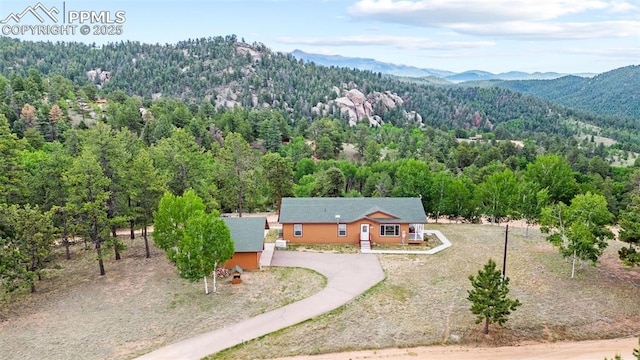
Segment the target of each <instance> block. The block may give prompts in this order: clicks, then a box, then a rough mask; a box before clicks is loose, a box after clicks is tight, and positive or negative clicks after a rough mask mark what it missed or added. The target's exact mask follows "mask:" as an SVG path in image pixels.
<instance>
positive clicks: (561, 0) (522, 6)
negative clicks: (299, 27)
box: [347, 0, 640, 39]
mask: <svg viewBox="0 0 640 360" xmlns="http://www.w3.org/2000/svg"><path fill="white" fill-rule="evenodd" d="M639 11H640V10H639V8H638V7H637V6H635V5H633V4H632V3H630V2H628V1H622V0H491V1H489V0H420V1H410V0H360V1H358V2H357V3H355V4H354V5H353V6H351V7H350V8H349V9H348V10H347V12H348V13H349V15H351V16H352V18H354V19H361V20H375V21H381V22H387V23H395V24H404V25H412V26H418V27H425V28H442V29H448V30H453V31H456V32H458V33H461V34H466V35H478V36H493V37H501V38H503V37H516V38H520V39H527V38H529V39H587V38H603V37H614V38H615V37H630V36H637V35H638V31H639V30H638V29H640V23H639V22H638V21H636V20H630V19H637V18H638V16H640V14H639V13H638V12H639ZM594 14H595V15H597V18H598V19H599V20H598V21H596V20H594V17H593V15H594ZM607 14H608V15H607ZM614 14H615V15H614ZM622 16H625V17H626V18H625V17H622ZM563 17H566V18H570V19H571V22H563V21H562V18H563Z"/></svg>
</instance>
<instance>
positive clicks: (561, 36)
mask: <svg viewBox="0 0 640 360" xmlns="http://www.w3.org/2000/svg"><path fill="white" fill-rule="evenodd" d="M451 28H452V29H454V30H456V31H457V32H459V33H462V34H467V35H476V36H489V37H498V38H509V39H521V40H579V39H602V38H624V37H631V36H634V35H635V36H638V29H640V21H601V22H593V23H573V22H567V23H561V22H505V23H497V24H456V25H452V26H451Z"/></svg>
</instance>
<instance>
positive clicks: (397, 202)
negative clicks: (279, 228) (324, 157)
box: [279, 198, 427, 224]
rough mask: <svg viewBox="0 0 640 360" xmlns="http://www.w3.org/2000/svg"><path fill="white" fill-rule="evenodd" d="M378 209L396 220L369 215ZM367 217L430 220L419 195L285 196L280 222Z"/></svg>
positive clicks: (328, 220) (309, 221)
mask: <svg viewBox="0 0 640 360" xmlns="http://www.w3.org/2000/svg"><path fill="white" fill-rule="evenodd" d="M376 212H383V213H385V214H388V215H389V216H392V217H394V218H395V219H393V220H391V219H375V218H372V217H370V216H369V215H371V214H373V213H376ZM336 216H339V219H337V218H336ZM365 218H368V219H371V220H373V221H377V222H385V223H389V222H396V223H415V224H424V223H426V222H427V216H426V215H425V212H424V207H423V206H422V201H421V200H420V199H419V198H283V199H282V206H281V207H280V218H279V222H280V223H337V222H340V223H352V222H354V221H356V220H359V219H365Z"/></svg>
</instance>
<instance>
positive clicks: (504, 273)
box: [502, 224, 509, 281]
mask: <svg viewBox="0 0 640 360" xmlns="http://www.w3.org/2000/svg"><path fill="white" fill-rule="evenodd" d="M508 239H509V224H507V228H506V229H505V232H504V255H503V257H502V281H504V279H506V278H507V241H508Z"/></svg>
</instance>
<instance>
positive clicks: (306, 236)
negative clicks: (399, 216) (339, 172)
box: [282, 220, 409, 244]
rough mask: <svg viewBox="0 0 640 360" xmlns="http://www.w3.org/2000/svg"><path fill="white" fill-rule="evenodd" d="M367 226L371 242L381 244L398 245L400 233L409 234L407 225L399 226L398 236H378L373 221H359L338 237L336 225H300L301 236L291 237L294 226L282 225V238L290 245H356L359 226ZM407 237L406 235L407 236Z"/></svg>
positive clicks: (377, 230)
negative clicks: (345, 233) (344, 234)
mask: <svg viewBox="0 0 640 360" xmlns="http://www.w3.org/2000/svg"><path fill="white" fill-rule="evenodd" d="M361 224H369V233H370V236H371V242H374V243H381V244H396V243H397V244H400V243H401V242H402V232H403V231H404V232H405V233H406V234H409V224H398V223H394V224H386V225H400V232H399V234H398V236H380V225H381V224H379V223H376V222H373V221H370V220H368V221H359V222H355V223H351V224H347V236H338V224H336V223H332V224H328V223H326V224H302V236H293V225H294V224H282V238H283V239H284V240H287V241H289V242H290V243H292V244H335V243H343V244H357V243H358V242H359V241H360V225H361ZM407 236H408V235H407Z"/></svg>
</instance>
